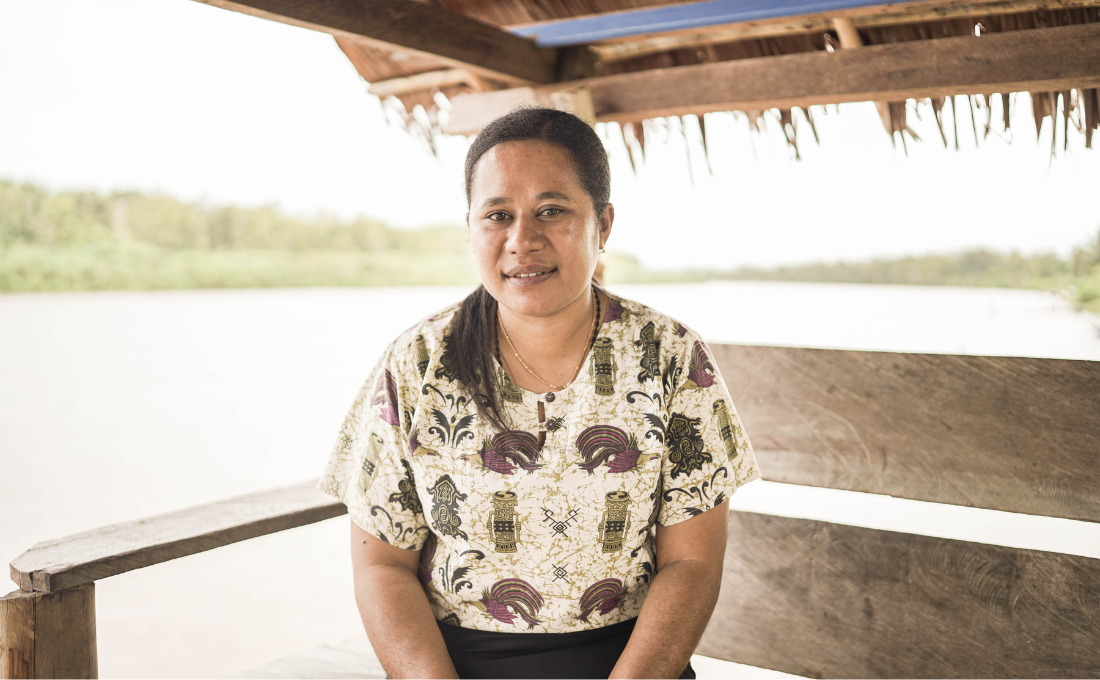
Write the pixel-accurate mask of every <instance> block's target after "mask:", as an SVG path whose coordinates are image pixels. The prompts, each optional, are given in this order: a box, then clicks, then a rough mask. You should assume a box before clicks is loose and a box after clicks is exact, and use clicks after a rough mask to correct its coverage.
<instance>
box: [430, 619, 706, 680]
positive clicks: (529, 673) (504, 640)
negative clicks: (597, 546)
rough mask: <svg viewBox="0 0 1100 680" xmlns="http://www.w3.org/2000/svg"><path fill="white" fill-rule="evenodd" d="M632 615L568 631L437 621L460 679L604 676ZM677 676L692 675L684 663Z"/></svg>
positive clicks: (623, 643)
mask: <svg viewBox="0 0 1100 680" xmlns="http://www.w3.org/2000/svg"><path fill="white" fill-rule="evenodd" d="M637 620H638V619H636V618H634V619H630V620H628V621H623V622H621V623H616V624H613V625H610V626H604V627H603V628H593V629H592V630H582V631H576V632H573V633H496V632H491V631H484V630H473V629H470V628H459V627H457V626H449V625H447V624H444V623H440V624H439V631H440V632H441V633H442V634H443V641H444V642H446V643H447V652H448V653H449V654H450V655H451V661H452V662H454V665H455V670H457V671H458V677H460V678H606V677H607V676H609V675H611V671H612V669H613V668H615V663H616V662H617V661H618V660H619V655H620V654H622V652H623V649H625V648H626V643H627V642H628V641H629V640H630V633H631V632H632V631H633V630H634V624H635V622H637ZM680 677H681V678H694V677H695V671H694V670H692V668H691V663H688V665H687V668H685V669H684V672H683V673H682V674H681V675H680Z"/></svg>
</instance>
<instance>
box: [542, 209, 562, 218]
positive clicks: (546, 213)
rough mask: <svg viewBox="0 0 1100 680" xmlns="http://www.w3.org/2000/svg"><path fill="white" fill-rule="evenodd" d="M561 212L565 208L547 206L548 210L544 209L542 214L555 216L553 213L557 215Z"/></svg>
mask: <svg viewBox="0 0 1100 680" xmlns="http://www.w3.org/2000/svg"><path fill="white" fill-rule="evenodd" d="M560 212H563V210H562V209H561V208H547V209H546V210H543V211H542V214H543V215H550V216H553V215H557V214H558V213H560Z"/></svg>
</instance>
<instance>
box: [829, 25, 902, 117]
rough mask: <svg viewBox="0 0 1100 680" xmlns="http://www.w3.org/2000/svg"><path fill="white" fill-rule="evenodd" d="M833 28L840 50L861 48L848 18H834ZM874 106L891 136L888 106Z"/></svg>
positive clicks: (860, 40)
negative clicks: (838, 40)
mask: <svg viewBox="0 0 1100 680" xmlns="http://www.w3.org/2000/svg"><path fill="white" fill-rule="evenodd" d="M833 28H834V29H836V35H837V37H838V38H840V49H842V50H851V49H855V48H857V47H863V38H860V37H859V31H858V30H856V26H855V24H853V23H852V20H851V19H849V18H848V17H834V18H833ZM874 104H875V108H876V109H878V117H879V118H881V119H882V125H883V127H885V128H886V134H888V135H891V136H892V135H893V134H894V125H893V122H892V121H891V119H890V105H889V104H888V103H887V102H884V101H876V102H874Z"/></svg>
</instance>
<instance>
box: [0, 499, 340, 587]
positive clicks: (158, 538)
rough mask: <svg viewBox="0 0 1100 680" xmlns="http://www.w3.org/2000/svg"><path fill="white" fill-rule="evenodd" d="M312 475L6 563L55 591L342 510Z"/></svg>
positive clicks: (41, 547)
mask: <svg viewBox="0 0 1100 680" xmlns="http://www.w3.org/2000/svg"><path fill="white" fill-rule="evenodd" d="M316 486H317V480H310V481H307V482H303V483H301V484H296V485H294V486H288V487H283V488H279V489H272V490H270V491H263V492H261V493H256V494H249V495H246V496H238V497H236V498H230V499H228V500H224V501H218V502H216V503H209V504H207V505H200V506H197V507H193V508H188V509H186V510H180V511H177V512H171V513H168V514H165V515H157V516H155V517H149V518H146V519H142V520H138V521H135V522H125V523H123V524H115V525H113V526H108V527H103V528H100V529H94V530H92V531H87V532H84V533H81V534H76V535H73V536H67V537H65V538H59V539H56V540H52V541H45V542H43V543H39V544H37V545H35V546H34V547H32V548H31V549H30V550H28V551H27V552H25V553H23V554H22V555H20V556H19V557H17V558H16V559H15V560H13V561H12V563H11V577H12V580H13V581H15V582H16V583H17V584H18V585H19V587H20V588H22V589H23V590H34V591H38V592H52V591H57V590H63V589H65V588H71V587H73V586H76V585H80V584H82V583H89V582H91V581H95V580H98V579H101V578H107V577H108V576H114V575H116V574H121V573H124V572H127V571H132V570H134V569H140V568H142V567H147V566H149V565H152V564H159V563H161V562H167V561H168V560H174V559H176V558H178V557H184V556H186V555H194V554H195V553H199V552H203V551H205V550H210V549H212V548H217V547H219V546H223V545H229V544H230V543H237V542H240V541H244V540H247V539H249V538H255V537H257V536H265V535H267V534H273V533H275V532H277V531H283V530H285V529H293V528H294V527H299V526H303V525H306V524H312V523H313V522H320V521H321V520H325V519H328V518H330V517H337V516H339V515H342V514H345V513H346V512H347V508H346V507H345V506H344V504H343V503H341V502H339V501H337V500H334V499H333V498H331V497H329V496H327V495H325V494H323V493H321V492H320V491H317V489H316Z"/></svg>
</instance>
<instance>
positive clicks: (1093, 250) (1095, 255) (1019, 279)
mask: <svg viewBox="0 0 1100 680" xmlns="http://www.w3.org/2000/svg"><path fill="white" fill-rule="evenodd" d="M705 277H706V278H710V279H744V280H756V281H761V280H763V281H824V282H832V283H885V284H906V285H935V286H979V287H986V286H995V287H1002V288H1032V289H1038V290H1050V291H1058V292H1062V291H1064V292H1065V293H1066V294H1067V295H1068V296H1069V297H1070V298H1071V299H1072V300H1073V301H1074V302H1075V304H1076V305H1077V306H1078V308H1084V309H1088V310H1090V311H1093V312H1100V233H1098V234H1097V237H1096V239H1095V240H1094V241H1093V242H1092V243H1091V244H1086V245H1083V246H1081V247H1078V248H1077V249H1075V251H1074V253H1073V255H1072V256H1071V257H1070V258H1069V259H1065V260H1063V259H1061V258H1059V257H1057V256H1055V255H1050V254H1046V255H1033V256H1030V257H1025V256H1023V255H1020V254H1018V253H1012V254H1007V255H1006V254H1003V253H996V252H992V251H989V250H971V251H967V252H963V253H957V254H952V255H924V256H921V257H903V258H896V259H876V260H872V261H870V262H855V263H847V262H838V263H832V264H808V265H801V266H793V267H778V268H775V269H758V268H754V267H742V268H740V269H737V270H734V271H726V272H721V271H712V272H707V273H706V274H705Z"/></svg>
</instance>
